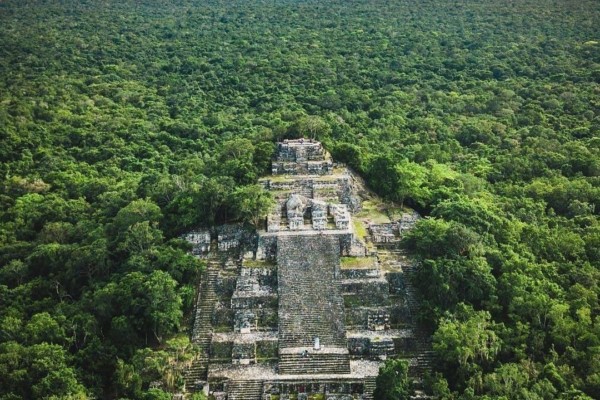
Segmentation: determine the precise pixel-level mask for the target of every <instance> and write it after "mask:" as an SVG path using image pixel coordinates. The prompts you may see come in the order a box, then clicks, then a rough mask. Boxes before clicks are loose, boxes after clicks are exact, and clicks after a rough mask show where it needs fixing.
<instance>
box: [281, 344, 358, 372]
mask: <svg viewBox="0 0 600 400" xmlns="http://www.w3.org/2000/svg"><path fill="white" fill-rule="evenodd" d="M286 350H289V349H286ZM335 350H339V349H335ZM298 371H302V373H305V374H348V373H350V361H349V354H348V351H345V352H343V351H336V352H327V350H326V349H324V350H319V351H311V352H310V354H308V355H307V356H303V355H302V350H301V349H298V351H296V352H294V353H289V352H288V353H284V354H280V355H279V373H280V374H297V373H298Z"/></svg>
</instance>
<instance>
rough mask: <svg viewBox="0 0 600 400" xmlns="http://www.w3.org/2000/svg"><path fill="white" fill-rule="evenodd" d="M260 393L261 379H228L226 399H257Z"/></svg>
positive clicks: (261, 391)
mask: <svg viewBox="0 0 600 400" xmlns="http://www.w3.org/2000/svg"><path fill="white" fill-rule="evenodd" d="M262 394H263V382H262V380H255V379H253V380H239V381H230V382H229V383H228V385H227V400H258V399H260V398H261V397H262Z"/></svg>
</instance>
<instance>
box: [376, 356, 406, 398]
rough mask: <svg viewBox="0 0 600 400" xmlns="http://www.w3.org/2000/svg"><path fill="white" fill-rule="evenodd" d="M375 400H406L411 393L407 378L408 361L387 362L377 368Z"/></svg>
mask: <svg viewBox="0 0 600 400" xmlns="http://www.w3.org/2000/svg"><path fill="white" fill-rule="evenodd" d="M376 384H377V388H376V389H375V393H374V394H373V395H374V398H375V400H408V399H410V397H411V395H412V393H413V391H412V385H411V380H410V378H409V377H408V361H406V360H393V359H392V360H387V361H386V362H385V364H384V365H383V366H382V367H381V368H379V376H378V377H377V381H376Z"/></svg>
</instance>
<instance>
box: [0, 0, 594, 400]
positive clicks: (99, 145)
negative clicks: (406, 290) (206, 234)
mask: <svg viewBox="0 0 600 400" xmlns="http://www.w3.org/2000/svg"><path fill="white" fill-rule="evenodd" d="M599 20H600V7H598V2H597V1H596V0H580V1H569V0H565V1H551V0H539V1H533V0H523V1H518V2H515V1H508V0H497V1H492V0H478V1H475V0H466V1H463V2H455V1H449V0H431V1H427V2H415V1H408V0H392V1H386V2H382V1H379V0H375V1H370V2H361V1H355V0H350V1H345V2H326V3H323V2H317V1H313V0H307V1H294V0H275V1H272V2H262V1H244V2H240V1H230V2H220V1H213V0H210V1H205V2H198V1H177V2H166V1H160V0H148V1H143V2H139V1H129V0H125V1H121V2H116V1H108V2H91V1H74V0H66V1H61V2H58V1H52V0H51V1H45V2H41V1H33V0H26V1H16V0H8V1H4V2H2V3H0V38H1V39H2V40H1V41H0V54H1V57H0V162H1V164H0V304H1V305H2V306H1V307H0V398H2V399H16V398H35V399H37V398H52V397H53V396H54V398H86V397H96V398H131V399H146V398H147V399H150V398H163V397H165V396H167V394H166V393H167V392H170V391H175V390H179V388H180V385H181V383H182V382H181V381H180V380H179V378H176V379H170V378H169V379H167V378H168V377H169V376H175V375H176V374H175V375H174V373H171V372H169V371H167V370H164V369H160V368H163V367H164V366H163V365H162V364H163V363H164V362H165V361H164V360H166V359H167V358H168V357H172V354H178V353H177V351H178V350H169V346H170V345H169V343H171V342H170V340H171V339H170V338H172V337H173V335H177V334H179V333H184V330H185V326H186V315H188V314H189V312H190V310H191V306H192V301H193V299H194V294H195V286H196V282H197V277H198V273H199V271H200V269H201V268H202V265H201V264H200V263H199V262H198V261H197V260H196V259H195V258H193V257H191V256H189V255H188V254H187V251H188V249H189V248H188V246H187V245H186V244H185V243H183V242H182V241H181V240H179V239H178V236H179V234H181V233H182V232H184V231H186V230H187V229H189V228H191V227H195V226H198V225H212V224H217V223H222V222H227V221H243V222H247V223H255V224H258V223H260V219H261V217H262V216H263V215H264V212H265V209H266V208H267V207H268V206H269V204H270V200H269V198H268V196H266V195H264V194H263V193H261V191H260V190H259V188H258V187H256V186H254V185H255V184H256V183H257V178H258V177H259V176H261V175H262V174H264V173H266V172H268V171H269V162H270V158H271V155H272V152H273V149H274V142H275V141H276V140H278V139H281V138H285V137H289V138H292V137H299V136H307V137H314V138H317V139H318V140H321V141H322V142H323V143H324V144H325V146H326V147H327V148H328V150H330V151H331V153H332V155H333V156H334V158H335V159H336V160H339V161H343V162H346V163H347V164H348V165H349V166H350V167H352V168H353V169H354V170H355V171H357V172H358V173H360V174H361V175H362V176H364V177H365V178H366V180H367V182H368V184H369V185H370V187H371V188H372V189H373V190H375V191H376V192H377V193H378V194H380V195H382V196H384V197H385V198H386V199H387V200H391V201H394V202H396V203H397V204H399V205H400V206H404V205H406V206H411V207H416V208H417V209H418V210H419V211H421V212H422V213H423V214H424V215H427V216H429V217H430V218H427V219H424V220H423V221H421V222H420V223H419V224H418V225H417V227H416V228H415V230H414V232H413V233H412V234H411V235H410V236H409V237H408V238H407V240H406V246H407V248H408V249H410V250H411V251H412V253H413V254H414V255H415V256H416V257H417V258H418V259H419V261H420V264H419V266H418V269H417V270H418V271H417V274H418V279H417V280H416V285H417V287H418V289H420V291H421V292H422V293H424V299H425V302H424V307H423V310H422V319H423V320H425V321H427V322H428V323H429V325H430V327H431V330H432V332H433V333H434V338H435V343H436V345H435V349H436V351H437V353H438V357H439V360H440V363H439V370H438V371H435V372H434V373H433V374H432V376H431V377H430V379H428V385H427V387H426V389H427V390H428V391H429V392H431V393H435V394H437V395H439V396H441V397H442V398H446V399H458V398H460V399H476V398H479V399H485V398H488V399H489V398H510V399H539V398H543V399H573V398H577V399H589V398H600V362H599V361H598V360H600V350H599V349H600V317H599V314H600V304H599V301H598V296H599V294H600V289H599V286H598V282H599V274H600V272H599V268H600V250H599V249H600V223H599V221H598V215H599V212H600V134H599V132H600V129H599V128H600V102H599V101H598V98H599V94H600V86H599V85H600V45H598V42H599V41H600V25H599V24H598V23H597V21H599ZM384 215H385V214H384ZM480 341H481V342H480ZM484 342H485V346H484V347H483V348H481V347H480V344H481V343H484ZM450 344H453V346H458V347H451V346H450ZM181 347H182V348H183V350H182V354H183V353H185V357H186V359H187V357H189V355H190V354H193V351H192V349H187V348H186V346H183V345H181ZM163 352H166V353H167V355H165V354H163ZM157 360H158V361H157ZM157 365H158V367H157ZM159 367H160V368H159ZM157 381H160V382H161V383H160V385H159V386H160V388H156V389H150V383H151V382H157ZM506 382H509V383H510V385H507V384H506Z"/></svg>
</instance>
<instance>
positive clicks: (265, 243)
mask: <svg viewBox="0 0 600 400" xmlns="http://www.w3.org/2000/svg"><path fill="white" fill-rule="evenodd" d="M261 183H262V184H263V185H264V187H265V189H266V190H269V191H270V192H271V193H272V195H273V197H274V198H275V199H276V204H275V206H274V207H273V209H272V210H271V212H270V213H269V215H268V216H267V218H266V221H265V224H264V227H262V229H258V230H253V229H248V228H246V227H244V226H241V225H225V226H220V227H217V228H216V229H214V230H212V231H211V230H198V231H194V232H190V233H189V234H187V235H186V236H185V237H186V238H187V240H188V241H190V243H192V245H193V247H194V250H193V254H195V255H197V256H198V257H203V258H206V259H207V261H208V267H207V269H206V270H205V271H204V273H203V277H202V283H201V285H200V288H199V294H198V300H197V305H196V311H195V320H194V327H193V333H192V341H193V342H194V343H195V344H196V345H197V346H198V347H199V349H200V356H199V357H198V358H197V359H196V360H195V362H194V364H193V367H192V368H191V370H190V371H189V373H188V376H187V379H186V388H187V390H188V391H195V390H204V391H205V392H206V393H207V394H209V396H211V397H212V398H214V399H220V400H225V399H228V400H238V399H243V400H259V399H260V400H274V399H279V400H285V399H309V398H323V399H325V398H326V399H330V400H342V399H344V400H346V399H365V400H366V399H372V398H373V390H374V388H375V378H376V376H377V373H378V370H379V367H380V366H381V364H382V362H383V361H384V360H385V359H386V358H388V357H402V358H406V359H408V360H409V361H410V366H411V375H412V376H413V378H414V379H415V380H418V379H419V376H420V374H421V373H422V372H423V371H424V370H425V369H427V368H428V365H429V361H430V358H431V351H430V344H429V341H428V338H427V337H426V335H422V334H421V333H420V331H419V329H418V327H417V325H416V323H415V321H414V320H413V317H412V315H413V313H414V311H415V301H414V299H413V294H412V287H411V285H410V281H409V280H408V279H406V277H407V275H408V274H410V273H411V269H412V266H411V263H410V262H409V260H408V259H407V258H406V257H405V255H404V254H403V252H402V251H401V250H400V249H399V248H398V243H399V240H400V239H401V237H402V235H403V234H404V233H405V232H406V231H407V230H409V229H410V228H412V225H413V224H414V223H415V221H416V219H417V218H418V215H417V214H416V213H414V212H409V211H407V210H396V212H395V213H392V214H393V215H385V214H384V213H382V212H379V211H377V210H375V211H374V210H372V209H369V210H366V209H363V203H364V204H369V205H372V204H373V203H374V202H375V201H376V199H375V197H374V196H373V195H372V194H371V193H369V192H368V190H366V189H365V188H364V185H362V183H361V182H360V180H359V179H358V178H357V177H356V176H355V175H353V174H352V173H351V171H349V170H348V169H347V168H346V167H345V166H343V165H340V164H335V163H334V162H333V160H331V157H330V156H329V154H328V153H327V152H326V151H325V150H324V148H323V146H322V145H321V143H319V142H316V141H313V140H308V139H300V140H286V141H284V142H282V143H279V144H278V147H277V153H276V157H275V159H274V160H273V162H272V175H271V176H270V177H266V178H263V179H262V180H261ZM371 208H372V207H371Z"/></svg>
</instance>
